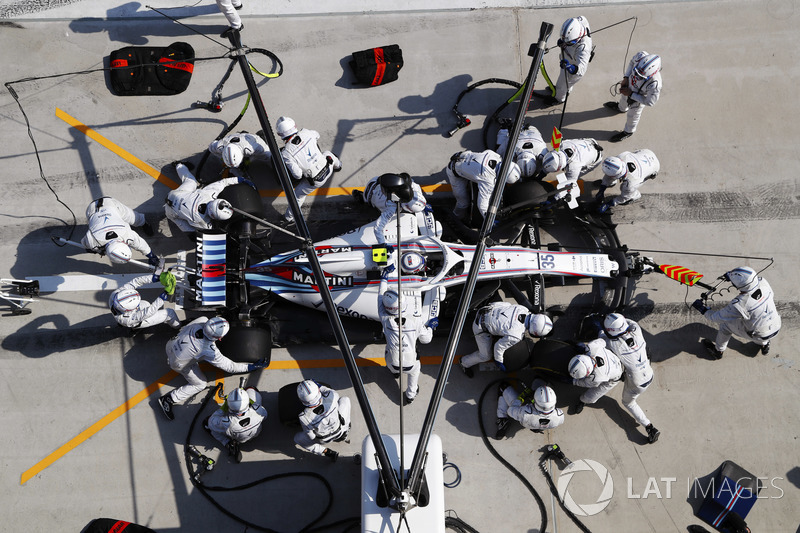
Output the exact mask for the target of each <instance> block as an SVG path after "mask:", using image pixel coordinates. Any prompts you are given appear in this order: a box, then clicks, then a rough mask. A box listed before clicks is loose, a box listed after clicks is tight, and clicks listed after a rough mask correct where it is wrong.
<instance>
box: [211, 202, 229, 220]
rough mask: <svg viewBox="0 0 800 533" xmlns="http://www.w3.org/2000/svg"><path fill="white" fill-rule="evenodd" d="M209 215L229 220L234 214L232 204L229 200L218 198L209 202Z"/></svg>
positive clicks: (215, 218) (217, 218)
mask: <svg viewBox="0 0 800 533" xmlns="http://www.w3.org/2000/svg"><path fill="white" fill-rule="evenodd" d="M207 210H208V216H210V217H211V218H213V219H214V220H228V219H229V218H231V217H232V216H233V210H232V209H231V204H230V203H228V201H227V200H222V199H219V198H217V199H216V200H212V201H211V202H209V203H208V208H207Z"/></svg>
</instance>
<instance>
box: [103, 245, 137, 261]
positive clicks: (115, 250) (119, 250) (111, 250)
mask: <svg viewBox="0 0 800 533" xmlns="http://www.w3.org/2000/svg"><path fill="white" fill-rule="evenodd" d="M106 255H107V256H108V258H109V259H110V260H111V262H112V263H114V264H117V265H124V264H125V263H127V262H128V261H130V260H131V257H133V252H131V247H130V246H128V245H127V244H125V243H124V242H122V241H111V242H110V243H108V244H106Z"/></svg>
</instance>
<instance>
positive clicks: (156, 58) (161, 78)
mask: <svg viewBox="0 0 800 533" xmlns="http://www.w3.org/2000/svg"><path fill="white" fill-rule="evenodd" d="M109 62H110V65H109V66H110V67H111V70H110V71H109V78H110V80H109V81H110V83H111V88H112V89H113V90H114V93H115V94H116V95H117V96H166V95H171V94H178V93H182V92H183V91H185V90H186V88H187V87H188V86H189V82H190V81H191V79H192V72H194V49H192V47H191V46H190V45H188V44H187V43H182V42H177V43H172V44H171V45H169V46H128V47H125V48H121V49H120V50H115V51H113V52H111V56H110V57H109Z"/></svg>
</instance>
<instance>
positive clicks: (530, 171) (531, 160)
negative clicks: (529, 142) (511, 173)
mask: <svg viewBox="0 0 800 533" xmlns="http://www.w3.org/2000/svg"><path fill="white" fill-rule="evenodd" d="M517 165H519V171H520V173H521V174H522V177H523V178H532V177H533V175H534V174H536V155H535V154H534V153H533V152H532V151H530V150H524V151H523V152H522V153H520V154H519V156H518V157H517Z"/></svg>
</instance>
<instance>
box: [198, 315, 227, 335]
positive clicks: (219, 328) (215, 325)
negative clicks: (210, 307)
mask: <svg viewBox="0 0 800 533" xmlns="http://www.w3.org/2000/svg"><path fill="white" fill-rule="evenodd" d="M230 329H231V326H230V324H228V321H227V320H225V319H224V318H222V317H221V316H215V317H214V318H211V319H209V320H208V321H207V322H206V323H205V325H203V335H205V336H206V338H207V339H210V340H212V341H218V340H220V339H221V338H222V337H224V336H225V334H226V333H228V331H229V330H230Z"/></svg>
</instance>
